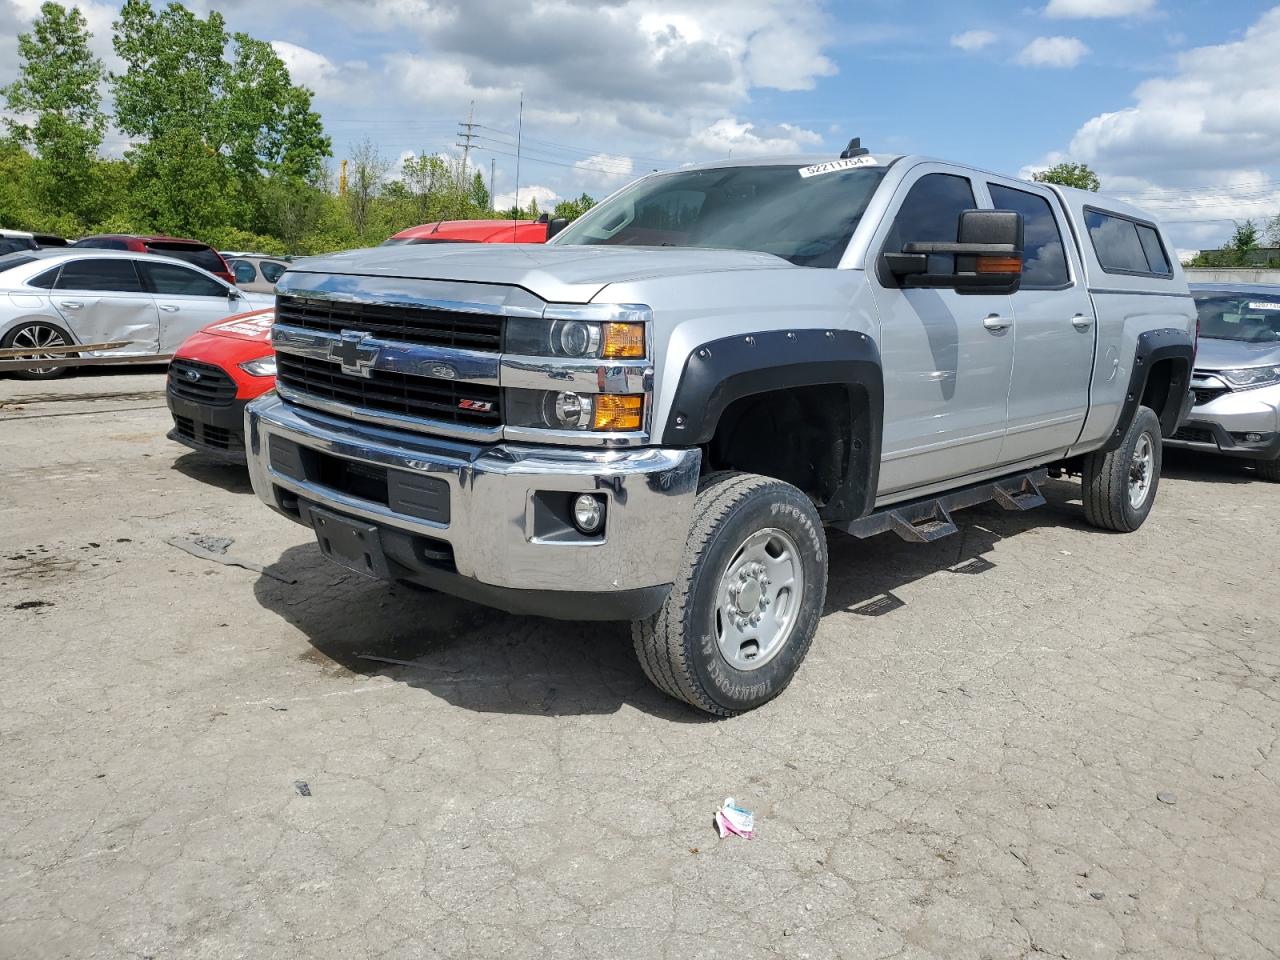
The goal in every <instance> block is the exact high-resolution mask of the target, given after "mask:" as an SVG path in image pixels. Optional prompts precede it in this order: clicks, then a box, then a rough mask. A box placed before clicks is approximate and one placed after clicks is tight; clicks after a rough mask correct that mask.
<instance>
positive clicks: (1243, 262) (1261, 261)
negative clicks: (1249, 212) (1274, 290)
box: [1186, 214, 1280, 267]
mask: <svg viewBox="0 0 1280 960" xmlns="http://www.w3.org/2000/svg"><path fill="white" fill-rule="evenodd" d="M1278 249H1280V214H1277V215H1276V216H1274V217H1272V218H1271V219H1270V220H1268V221H1266V222H1265V223H1264V224H1263V227H1262V228H1261V229H1259V227H1258V226H1257V224H1255V223H1254V222H1253V221H1252V220H1246V221H1245V222H1244V223H1237V224H1236V228H1235V231H1234V232H1233V233H1232V235H1231V240H1230V241H1229V242H1228V243H1227V245H1226V246H1224V247H1222V248H1221V249H1219V250H1201V251H1200V252H1199V253H1198V254H1196V255H1195V256H1194V257H1192V258H1191V259H1190V260H1188V261H1187V263H1186V265H1187V266H1188V267H1280V256H1277V255H1276V253H1277V250H1278Z"/></svg>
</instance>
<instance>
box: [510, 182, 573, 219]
mask: <svg viewBox="0 0 1280 960" xmlns="http://www.w3.org/2000/svg"><path fill="white" fill-rule="evenodd" d="M561 199H563V198H562V197H561V196H560V195H559V194H558V193H556V192H555V191H554V190H552V189H551V188H550V187H543V186H538V185H537V184H528V185H525V186H521V187H520V206H521V208H524V207H527V206H529V201H530V200H537V201H538V209H539V210H541V211H542V212H543V213H550V212H551V211H552V210H553V209H554V208H555V205H556V204H557V203H559V202H560V201H561ZM515 205H516V195H515V191H512V192H511V193H499V194H497V195H496V196H495V197H494V198H493V209H495V210H510V209H511V208H512V207H514V206H515Z"/></svg>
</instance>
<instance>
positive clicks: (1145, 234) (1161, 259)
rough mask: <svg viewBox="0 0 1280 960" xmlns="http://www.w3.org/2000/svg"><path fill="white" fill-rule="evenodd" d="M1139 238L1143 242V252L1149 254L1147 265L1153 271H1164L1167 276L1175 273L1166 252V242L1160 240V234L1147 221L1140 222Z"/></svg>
mask: <svg viewBox="0 0 1280 960" xmlns="http://www.w3.org/2000/svg"><path fill="white" fill-rule="evenodd" d="M1138 239H1139V240H1140V241H1141V242H1142V252H1143V253H1145V254H1146V255H1147V266H1148V267H1150V268H1151V272H1152V273H1162V274H1164V275H1165V276H1168V275H1169V274H1171V273H1173V270H1172V269H1171V268H1170V266H1169V258H1168V256H1166V255H1165V252H1164V244H1162V243H1161V242H1160V234H1158V233H1156V231H1155V228H1154V227H1148V226H1147V225H1146V224H1145V223H1140V224H1138Z"/></svg>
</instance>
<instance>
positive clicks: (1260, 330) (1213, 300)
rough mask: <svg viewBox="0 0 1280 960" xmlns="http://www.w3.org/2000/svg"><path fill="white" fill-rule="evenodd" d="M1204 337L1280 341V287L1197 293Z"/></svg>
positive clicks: (1260, 341)
mask: <svg viewBox="0 0 1280 960" xmlns="http://www.w3.org/2000/svg"><path fill="white" fill-rule="evenodd" d="M1195 300H1196V309H1197V310H1198V311H1199V312H1200V336H1202V337H1209V338H1210V339H1213V340H1242V341H1244V342H1245V343H1270V342H1272V341H1275V340H1280V287H1278V288H1277V289H1276V293H1275V295H1271V294H1262V293H1244V292H1241V293H1197V294H1196V295H1195Z"/></svg>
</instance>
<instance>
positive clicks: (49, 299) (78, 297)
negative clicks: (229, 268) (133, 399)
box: [0, 248, 275, 380]
mask: <svg viewBox="0 0 1280 960" xmlns="http://www.w3.org/2000/svg"><path fill="white" fill-rule="evenodd" d="M274 300H275V298H274V297H272V296H267V295H260V294H252V293H245V292H242V291H240V290H237V289H236V288H235V287H233V286H231V285H230V284H228V283H226V282H224V281H222V280H219V279H218V278H217V277H215V276H213V275H212V274H211V273H208V272H206V271H204V270H201V269H200V268H199V267H194V266H192V265H191V264H189V263H184V262H183V261H181V260H175V259H173V258H172V257H161V256H157V255H155V254H149V253H132V252H129V251H117V250H97V249H83V250H82V249H78V248H64V249H59V250H26V251H20V252H17V253H11V254H8V255H6V256H0V347H7V348H23V347H30V348H31V354H30V356H31V357H32V358H33V359H43V358H45V357H49V358H50V359H55V357H54V356H53V355H51V354H49V353H46V352H44V351H45V350H48V349H49V348H51V347H65V346H73V345H75V344H86V345H88V344H105V343H120V344H122V345H121V346H119V347H114V348H112V349H109V350H85V351H81V352H80V353H79V356H83V357H116V356H118V357H122V358H124V357H139V356H154V357H156V358H163V357H168V356H169V355H170V354H172V353H173V351H174V350H175V349H176V348H177V346H178V344H180V343H182V341H183V340H185V339H186V338H187V337H189V336H191V334H193V333H195V332H196V331H197V330H199V329H200V328H201V327H204V326H206V325H207V324H210V323H212V322H213V321H215V320H220V319H222V318H223V317H228V316H231V315H232V314H236V313H244V312H245V311H246V310H248V309H251V308H253V307H258V306H264V307H265V306H270V305H271V304H272V303H273V302H274ZM23 356H24V358H25V355H23ZM57 356H59V357H61V356H64V355H63V354H59V355H57ZM67 369H68V368H67V367H65V366H58V365H55V364H52V363H51V364H50V365H48V366H41V367H36V368H29V369H26V370H21V371H17V373H16V375H17V376H19V377H21V378H23V379H28V380H43V379H50V378H52V377H57V376H60V375H62V374H63V373H65V372H66V371H67Z"/></svg>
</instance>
